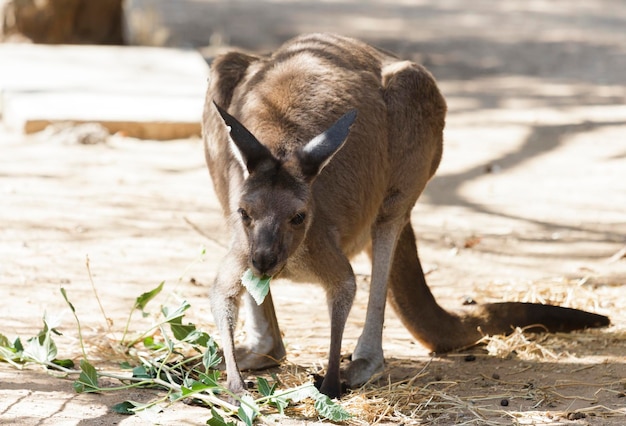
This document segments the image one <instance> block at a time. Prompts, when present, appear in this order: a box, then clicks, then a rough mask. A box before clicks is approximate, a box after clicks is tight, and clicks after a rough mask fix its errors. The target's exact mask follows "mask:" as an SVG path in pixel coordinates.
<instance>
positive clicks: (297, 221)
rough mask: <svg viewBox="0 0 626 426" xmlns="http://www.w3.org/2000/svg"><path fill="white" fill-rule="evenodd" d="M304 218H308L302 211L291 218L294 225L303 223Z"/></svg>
mask: <svg viewBox="0 0 626 426" xmlns="http://www.w3.org/2000/svg"><path fill="white" fill-rule="evenodd" d="M304 219H306V213H303V212H300V213H298V214H296V215H295V216H294V217H292V218H291V221H290V222H291V224H292V225H302V224H303V223H304Z"/></svg>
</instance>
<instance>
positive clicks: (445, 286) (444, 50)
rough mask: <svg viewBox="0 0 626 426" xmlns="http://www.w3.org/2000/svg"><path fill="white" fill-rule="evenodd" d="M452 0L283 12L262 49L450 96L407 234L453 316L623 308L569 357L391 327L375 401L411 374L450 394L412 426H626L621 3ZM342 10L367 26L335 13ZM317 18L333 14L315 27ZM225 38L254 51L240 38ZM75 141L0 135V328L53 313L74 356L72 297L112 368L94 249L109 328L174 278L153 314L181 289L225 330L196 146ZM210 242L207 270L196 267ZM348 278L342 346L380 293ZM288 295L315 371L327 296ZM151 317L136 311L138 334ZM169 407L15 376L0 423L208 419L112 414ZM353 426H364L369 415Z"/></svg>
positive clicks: (4, 389)
mask: <svg viewBox="0 0 626 426" xmlns="http://www.w3.org/2000/svg"><path fill="white" fill-rule="evenodd" d="M367 4H370V3H367ZM437 4H438V6H433V5H430V4H429V3H427V2H419V4H417V5H413V6H408V5H404V4H401V3H400V2H398V3H395V2H380V3H379V2H372V3H371V4H370V8H369V9H367V8H366V7H365V6H362V5H360V4H359V5H356V4H353V3H350V4H348V3H345V4H344V3H340V2H339V3H336V2H331V3H328V4H326V3H324V6H321V5H320V6H319V8H312V9H310V10H309V9H307V7H308V6H306V5H305V4H301V3H294V4H291V3H290V2H278V3H274V2H268V3H267V7H269V8H270V11H271V10H281V11H283V12H284V13H286V14H287V13H288V10H291V11H292V16H293V17H294V19H293V21H290V22H293V24H292V25H291V26H290V27H289V28H288V29H285V26H283V27H272V28H273V31H274V32H271V31H269V30H268V31H267V32H266V33H264V34H269V35H268V36H267V38H268V40H269V41H268V42H267V43H268V44H272V43H273V42H274V41H280V40H282V39H284V37H286V36H289V35H291V33H292V32H297V31H300V30H305V31H310V30H313V29H320V30H335V31H339V30H341V31H342V32H345V33H347V34H350V35H359V36H362V37H364V38H366V39H368V40H372V41H377V42H378V43H379V44H380V45H383V46H384V47H387V48H391V49H394V50H396V51H398V52H399V53H400V54H401V55H403V56H405V57H409V58H413V59H416V60H419V61H421V62H423V63H425V64H426V65H427V66H429V68H430V69H431V70H432V71H433V72H434V74H435V76H436V77H437V78H438V80H439V81H440V85H441V89H442V91H443V93H444V94H445V96H446V98H447V99H448V103H449V111H450V112H449V116H448V124H447V130H446V149H445V154H444V161H443V163H442V166H441V168H440V170H439V173H438V175H437V177H436V178H435V179H434V180H433V181H432V182H431V183H430V185H429V187H428V188H427V191H426V193H425V194H424V196H423V197H422V199H421V200H420V202H419V203H418V205H417V206H416V208H415V210H414V214H413V222H414V224H415V226H416V229H417V234H418V235H419V237H418V239H419V245H420V251H421V256H422V260H423V263H424V266H425V268H426V269H427V270H428V271H429V274H428V279H429V282H430V284H431V287H432V288H433V291H434V293H435V295H436V296H437V298H438V300H439V301H440V302H441V303H442V304H443V305H444V306H446V307H449V308H457V307H460V306H461V304H462V302H463V300H464V299H465V298H466V297H472V298H473V299H475V300H477V301H479V302H487V301H498V300H533V301H549V302H554V303H561V304H564V305H568V306H575V307H582V308H586V309H589V310H593V311H596V312H599V313H603V314H606V315H609V316H610V317H611V320H612V326H611V327H609V328H606V329H603V330H599V331H593V332H591V331H590V332H583V333H576V334H573V335H562V336H561V335H559V336H551V337H549V338H547V339H546V340H542V341H541V344H542V345H543V346H544V347H545V348H547V349H549V350H550V351H552V352H553V353H555V354H556V355H558V356H557V357H554V358H552V357H550V356H543V357H541V358H540V359H539V360H527V359H523V358H522V357H521V356H510V357H504V358H503V357H494V356H488V355H486V352H485V351H484V350H482V349H479V350H473V351H471V352H472V354H474V355H475V357H476V360H475V361H472V362H469V361H466V358H465V355H466V353H462V354H456V355H450V356H447V357H441V358H431V357H430V356H429V354H428V352H427V351H426V350H425V349H424V348H422V347H421V346H420V345H419V344H416V343H415V342H414V341H412V339H411V338H410V336H409V335H408V333H407V332H406V331H405V330H404V328H403V327H402V326H401V325H400V323H399V322H398V321H397V319H396V318H395V316H394V314H393V312H388V315H387V322H386V328H385V351H386V357H387V359H388V367H389V368H388V370H387V371H386V372H385V375H383V379H382V381H381V382H378V383H376V384H373V385H371V387H369V388H368V389H370V390H371V389H374V391H375V390H376V389H377V388H376V386H378V387H379V389H383V388H384V386H385V383H384V382H385V380H387V378H388V377H389V378H390V379H391V380H402V379H406V378H411V377H414V376H416V375H418V377H417V378H416V379H415V381H414V383H413V386H415V389H426V388H433V387H435V388H436V389H437V390H438V391H441V393H442V394H443V395H445V396H446V397H449V398H450V400H451V401H454V403H451V404H450V406H449V408H448V409H447V410H444V411H443V412H439V413H434V412H432V411H428V409H427V408H428V407H426V409H424V411H419V410H417V411H416V414H415V416H414V418H413V419H412V421H413V422H415V423H417V422H423V423H428V422H431V423H433V424H460V423H464V422H465V423H475V424H484V423H486V422H497V423H501V424H511V423H515V422H517V423H521V424H570V423H572V424H593V425H603V424H616V425H617V424H623V423H624V422H625V421H626V400H625V399H624V398H622V397H623V392H624V389H625V387H626V365H625V364H624V359H625V355H626V334H625V330H626V314H625V313H624V312H626V310H625V308H626V298H625V297H624V285H626V259H624V258H622V257H620V256H614V255H615V254H616V253H618V252H619V251H620V250H621V249H623V248H624V247H625V244H626V106H625V104H626V73H624V69H626V37H624V28H626V10H625V9H626V6H624V3H623V2H594V3H593V5H592V4H591V3H589V2H576V1H558V2H541V1H538V2H528V3H526V2H507V3H506V5H505V4H504V3H503V4H502V5H500V6H498V7H493V6H490V5H491V4H492V3H491V2H473V3H472V6H471V9H467V8H466V6H463V7H461V3H457V2H439V3H437ZM548 5H550V6H548ZM242 7H243V6H242ZM289 7H291V9H289ZM271 8H274V9H271ZM325 8H326V9H325ZM244 10H246V9H245V8H244ZM252 10H254V8H252ZM307 10H309V11H313V10H314V11H316V14H314V15H306V13H305V12H306V11H307ZM324 11H325V12H324ZM339 12H341V13H339ZM311 13H312V12H311ZM323 13H326V14H325V15H324V14H323ZM349 14H350V16H353V17H354V19H353V20H352V21H349V20H345V21H341V20H340V18H341V17H344V18H345V16H348V15H349ZM306 16H308V17H309V18H311V19H310V20H306V19H304V17H306ZM319 16H324V17H325V19H320V20H319V21H316V20H315V19H314V18H315V17H319ZM357 18H358V19H357ZM311 22H317V23H318V24H317V26H315V25H314V24H312V23H311ZM341 22H345V23H346V24H345V25H344V26H339V25H341ZM369 28H372V29H373V30H372V31H369ZM224 31H226V30H224ZM233 31H234V30H233ZM250 31H252V30H250ZM281 31H282V32H281ZM222 39H225V40H229V41H230V42H232V43H233V44H235V43H238V44H244V43H243V42H241V41H239V40H238V39H237V38H236V37H235V36H232V37H226V36H224V37H222ZM260 43H261V41H260ZM261 44H262V43H261ZM245 47H247V48H254V46H252V45H246V46H245ZM266 47H267V46H265V45H263V46H261V48H266ZM71 139H72V138H71V137H69V136H68V134H67V133H56V134H55V133H54V132H52V131H46V132H44V133H41V134H36V135H33V136H29V137H24V136H22V135H18V134H12V133H7V132H5V131H3V132H2V133H0V152H1V153H2V154H1V155H0V206H1V208H0V241H1V243H0V259H2V260H1V261H0V296H1V298H0V312H1V316H0V333H3V334H5V335H7V336H8V337H9V338H11V339H13V338H15V337H16V336H23V337H29V336H31V335H33V334H35V333H36V332H37V331H38V330H39V329H40V327H41V318H42V315H43V313H44V312H48V313H52V314H56V313H64V320H63V325H62V326H61V327H60V329H61V331H62V332H63V333H64V334H63V336H59V337H58V338H57V345H58V346H59V352H60V355H61V356H63V357H74V358H75V359H78V358H79V357H80V351H79V346H78V344H77V333H76V330H75V323H74V321H73V317H72V316H71V314H70V312H69V309H68V308H67V305H66V304H65V302H64V301H63V298H62V297H61V294H60V291H59V290H60V288H61V287H63V288H65V289H66V290H67V293H68V295H69V298H70V299H71V301H72V302H73V304H74V305H75V306H76V310H77V314H78V315H79V317H80V318H81V322H82V325H83V329H84V330H83V333H84V337H85V340H86V341H87V342H91V345H88V348H89V351H90V352H89V355H90V357H92V358H94V359H96V360H98V358H106V356H105V355H103V354H101V353H99V352H98V350H97V345H99V344H101V343H103V342H104V341H105V337H104V336H105V333H104V331H105V329H106V325H105V321H104V320H103V318H102V315H101V314H100V311H99V308H98V305H97V302H96V300H95V297H94V292H93V290H92V288H91V284H90V281H89V277H88V273H87V268H86V265H85V263H86V262H85V261H86V256H88V257H89V259H90V268H91V272H92V274H93V280H94V283H95V286H96V288H97V291H98V294H99V296H100V298H101V300H102V303H103V305H104V307H105V311H106V316H107V317H108V318H110V319H111V320H112V322H113V327H114V328H115V329H117V330H120V329H121V328H123V325H124V321H125V319H126V317H127V315H128V312H129V310H130V308H131V306H132V304H133V302H134V299H135V298H136V297H137V296H138V295H139V294H141V293H142V292H144V291H147V290H149V289H151V288H154V287H155V286H156V285H157V284H158V283H159V282H161V281H163V280H165V281H166V287H165V291H164V293H163V295H162V296H160V297H159V298H158V299H157V300H156V301H155V302H154V306H155V308H156V307H158V305H159V304H161V303H168V302H171V301H172V300H173V296H172V295H173V294H179V295H184V298H186V299H187V300H189V302H190V303H191V305H192V309H191V312H190V314H189V319H190V320H192V321H193V322H195V323H196V324H198V325H200V326H201V327H202V328H203V329H206V330H208V331H209V332H212V331H214V328H213V324H212V318H211V315H210V312H209V307H208V300H207V283H209V282H210V281H211V280H212V279H213V277H214V274H215V271H216V267H217V265H218V263H219V262H220V259H221V257H222V256H223V255H224V254H225V249H224V244H225V243H226V241H227V235H226V234H225V230H224V228H225V227H224V222H223V219H222V216H221V213H220V210H219V207H218V204H217V201H216V200H215V197H214V195H213V192H212V188H211V184H210V180H209V177H208V173H207V171H206V169H205V166H204V163H203V154H202V146H201V142H200V140H197V139H191V140H180V141H173V142H156V141H139V140H134V139H130V138H124V137H121V136H112V137H110V138H109V139H108V140H107V141H106V142H105V143H101V144H95V145H82V144H77V143H72V141H71ZM199 230H200V231H201V232H199ZM207 236H208V237H207ZM201 247H206V255H204V256H203V257H202V259H203V261H202V262H196V260H197V259H198V257H199V256H200V252H201ZM190 264H191V267H189V268H188V266H189V265H190ZM355 269H356V270H357V272H359V274H361V275H362V279H361V281H360V282H361V285H360V290H359V292H358V299H357V302H356V303H355V306H354V309H353V313H352V315H351V317H350V320H349V324H348V328H347V330H346V337H345V340H344V352H345V353H349V352H350V351H351V349H352V348H353V347H354V344H355V342H356V339H357V338H358V335H359V330H360V326H361V325H362V322H363V314H364V309H365V302H366V298H367V275H368V273H369V271H368V268H367V265H366V263H365V262H364V261H363V259H356V261H355ZM192 278H193V280H192ZM273 285H274V287H273V288H274V290H273V293H274V298H275V303H276V306H277V310H278V317H279V321H280V323H281V326H282V329H283V332H284V335H285V341H286V343H287V346H288V352H289V354H288V361H289V362H290V363H293V364H297V365H301V366H304V367H308V368H312V369H317V368H319V366H320V365H321V364H323V362H324V359H325V351H326V348H327V339H328V319H327V317H326V310H325V305H324V299H323V294H322V292H321V291H320V290H319V289H318V288H317V287H316V286H314V285H292V284H290V283H287V282H280V281H279V282H276V283H274V284H273ZM146 324H147V323H146V321H144V320H142V319H141V318H136V320H135V321H134V322H133V327H134V329H135V330H141V329H142V327H145V326H146ZM102 362H103V363H105V364H106V360H103V361H102ZM418 373H419V374H418ZM494 377H499V378H498V379H495V378H494ZM357 392H359V391H357ZM362 392H365V390H363V391H362ZM155 394H156V392H155V391H149V390H144V391H141V390H135V391H132V392H127V393H114V394H105V395H89V394H75V393H74V392H73V390H72V383H71V381H69V380H64V379H59V378H55V377H51V376H50V375H48V374H46V373H45V372H43V371H42V370H40V369H38V368H36V367H33V368H27V369H24V370H21V371H18V370H15V369H13V368H12V367H10V366H9V365H7V364H0V423H1V424H20V425H52V424H68V425H78V424H100V425H112V424H123V425H137V424H155V423H159V424H194V425H195V424H204V423H205V422H206V420H207V419H208V417H209V413H208V411H207V410H206V409H204V408H201V407H193V406H187V405H183V404H177V405H175V406H172V407H168V408H166V409H165V411H164V412H162V413H161V414H158V415H155V416H154V417H124V416H121V415H118V414H115V413H112V412H111V411H110V409H109V407H110V406H111V405H112V404H114V403H117V402H119V401H121V400H124V399H133V400H141V401H147V400H150V399H151V398H153V397H154V396H155ZM502 399H507V400H508V401H509V405H508V406H506V407H504V406H502V405H501V400H502ZM415 408H416V409H417V408H419V407H415ZM422 408H424V407H422ZM420 413H422V414H420ZM574 413H583V414H584V416H583V414H574ZM568 414H569V419H568ZM389 416H391V413H389V415H388V417H386V418H384V417H383V418H382V421H383V423H384V422H385V421H387V422H388V421H389V419H390V418H391V417H389ZM572 419H573V420H572ZM316 420H317V419H316V418H309V419H304V420H302V421H297V423H298V424H300V423H302V422H315V421H316ZM281 422H282V423H284V421H283V420H281ZM354 422H355V423H359V422H360V423H361V424H366V423H367V422H368V421H367V420H365V419H364V418H362V417H358V416H357V417H356V418H355V420H354Z"/></svg>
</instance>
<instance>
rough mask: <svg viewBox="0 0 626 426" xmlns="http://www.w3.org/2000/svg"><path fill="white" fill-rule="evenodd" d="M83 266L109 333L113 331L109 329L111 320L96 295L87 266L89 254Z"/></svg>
mask: <svg viewBox="0 0 626 426" xmlns="http://www.w3.org/2000/svg"><path fill="white" fill-rule="evenodd" d="M85 266H86V267H87V274H88V275H89V282H90V283H91V289H92V290H93V294H94V296H96V300H97V301H98V306H99V307H100V312H102V316H103V317H104V322H105V323H106V325H107V328H108V329H109V333H113V330H112V329H111V320H109V318H108V317H107V315H106V313H105V312H104V307H103V306H102V302H101V301H100V296H99V295H98V291H97V290H96V285H95V283H94V282H93V276H92V275H91V268H90V267H89V255H86V256H85Z"/></svg>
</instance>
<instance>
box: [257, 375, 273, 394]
mask: <svg viewBox="0 0 626 426" xmlns="http://www.w3.org/2000/svg"><path fill="white" fill-rule="evenodd" d="M256 380H257V383H258V387H259V392H260V393H261V395H263V396H270V395H272V394H273V393H274V391H275V390H276V386H278V383H274V384H272V385H271V386H270V384H269V382H268V381H267V380H266V379H265V378H263V377H257V378H256Z"/></svg>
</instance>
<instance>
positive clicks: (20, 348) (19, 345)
mask: <svg viewBox="0 0 626 426" xmlns="http://www.w3.org/2000/svg"><path fill="white" fill-rule="evenodd" d="M13 347H14V348H15V350H16V351H18V352H24V346H23V345H22V341H21V340H20V338H19V337H18V338H16V339H15V342H13Z"/></svg>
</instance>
